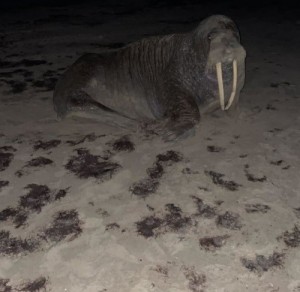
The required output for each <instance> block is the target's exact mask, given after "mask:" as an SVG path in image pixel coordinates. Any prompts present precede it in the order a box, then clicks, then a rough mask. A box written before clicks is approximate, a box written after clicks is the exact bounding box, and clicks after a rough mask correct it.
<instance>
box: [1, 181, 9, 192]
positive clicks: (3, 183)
mask: <svg viewBox="0 0 300 292" xmlns="http://www.w3.org/2000/svg"><path fill="white" fill-rule="evenodd" d="M8 185H9V181H7V180H0V192H1V190H2V188H4V187H7V186H8Z"/></svg>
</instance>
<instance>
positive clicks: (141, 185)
mask: <svg viewBox="0 0 300 292" xmlns="http://www.w3.org/2000/svg"><path fill="white" fill-rule="evenodd" d="M158 186H159V182H158V181H157V180H155V179H151V178H146V179H142V180H140V181H139V182H136V183H134V184H133V185H132V186H131V187H130V189H129V190H130V191H131V192H132V193H133V194H134V195H136V196H139V197H142V198H145V197H147V196H148V195H150V194H153V193H155V192H156V191H157V189H158Z"/></svg>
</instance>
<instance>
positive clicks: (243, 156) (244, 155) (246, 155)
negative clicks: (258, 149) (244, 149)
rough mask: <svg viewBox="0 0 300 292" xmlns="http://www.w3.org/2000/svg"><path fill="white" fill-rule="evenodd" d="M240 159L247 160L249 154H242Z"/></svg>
mask: <svg viewBox="0 0 300 292" xmlns="http://www.w3.org/2000/svg"><path fill="white" fill-rule="evenodd" d="M239 157H240V158H246V157H248V154H241V155H240V156H239Z"/></svg>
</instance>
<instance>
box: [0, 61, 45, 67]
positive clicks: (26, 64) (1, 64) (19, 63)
mask: <svg viewBox="0 0 300 292" xmlns="http://www.w3.org/2000/svg"><path fill="white" fill-rule="evenodd" d="M43 64H47V62H46V61H44V60H28V59H23V60H21V61H17V62H11V61H0V67H1V68H2V69H5V68H15V67H21V66H24V67H33V66H38V65H43Z"/></svg>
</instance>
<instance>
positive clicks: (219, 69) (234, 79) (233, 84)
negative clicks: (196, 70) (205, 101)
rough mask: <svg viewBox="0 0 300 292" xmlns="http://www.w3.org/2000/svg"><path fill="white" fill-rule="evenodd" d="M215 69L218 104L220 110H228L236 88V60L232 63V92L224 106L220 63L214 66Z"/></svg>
mask: <svg viewBox="0 0 300 292" xmlns="http://www.w3.org/2000/svg"><path fill="white" fill-rule="evenodd" d="M216 69H217V78H218V87H219V96H220V104H221V109H222V110H223V111H224V110H228V109H229V108H230V107H231V105H232V103H233V101H234V98H235V95H236V86H237V63H236V60H233V62H232V70H233V81H232V91H231V94H230V97H229V100H228V103H227V105H226V106H225V98H224V85H223V77H222V63H220V62H218V63H217V64H216Z"/></svg>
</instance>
